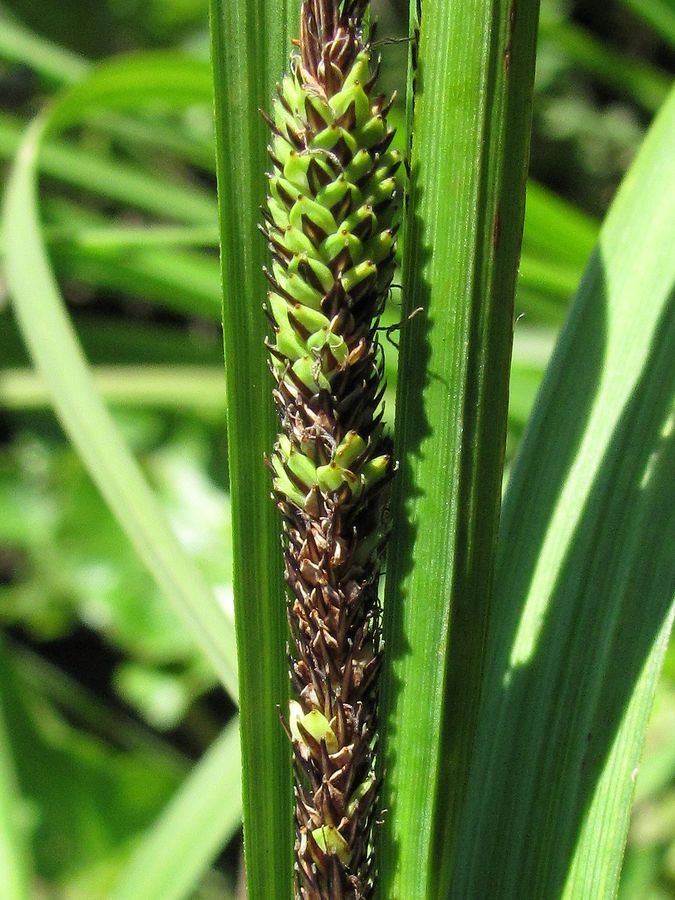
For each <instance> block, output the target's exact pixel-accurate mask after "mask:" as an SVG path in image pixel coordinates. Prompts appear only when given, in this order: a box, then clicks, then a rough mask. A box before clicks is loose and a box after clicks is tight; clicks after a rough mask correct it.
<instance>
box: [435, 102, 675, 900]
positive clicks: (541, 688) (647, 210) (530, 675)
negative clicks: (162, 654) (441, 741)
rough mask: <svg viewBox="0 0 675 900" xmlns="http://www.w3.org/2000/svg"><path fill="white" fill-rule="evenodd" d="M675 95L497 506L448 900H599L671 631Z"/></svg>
mask: <svg viewBox="0 0 675 900" xmlns="http://www.w3.org/2000/svg"><path fill="white" fill-rule="evenodd" d="M674 140H675V94H672V95H671V97H670V99H669V101H668V102H667V104H666V105H665V107H664V109H663V110H662V112H661V113H660V115H659V118H658V119H657V121H656V123H655V124H654V126H653V127H652V130H651V132H650V134H649V136H648V138H647V140H646V142H645V144H644V146H643V148H642V149H641V151H640V154H639V156H638V159H637V160H636V162H635V164H634V166H633V168H632V169H631V171H630V172H629V174H628V176H627V177H626V180H625V182H624V184H623V186H622V188H621V190H620V192H619V194H618V196H617V198H616V200H615V202H614V204H613V207H612V210H611V212H610V214H609V217H608V219H607V221H606V223H605V225H604V226H603V229H602V232H601V235H600V240H599V244H598V247H597V249H596V252H595V254H594V255H593V258H592V260H591V262H590V264H589V267H588V269H587V272H586V275H585V277H584V280H583V282H582V284H581V287H580V289H579V293H578V295H577V298H576V301H575V305H574V308H573V310H572V313H571V315H570V318H569V321H568V323H567V326H566V328H565V331H564V334H563V336H562V338H561V340H560V343H559V346H558V348H557V350H556V353H555V356H554V359H553V362H552V364H551V367H550V370H549V372H548V375H547V377H546V380H545V383H544V385H543V387H542V390H541V393H540V395H539V398H538V400H537V403H536V407H535V411H534V415H533V417H532V420H531V423H530V425H529V427H528V431H527V434H526V437H525V439H524V442H523V446H522V449H521V452H520V455H519V459H518V463H517V466H516V470H515V472H514V475H513V479H512V481H511V484H510V486H509V490H508V493H507V498H506V502H505V506H504V516H503V523H502V528H501V533H500V549H499V555H498V564H497V575H496V592H495V609H494V615H493V619H492V623H491V629H490V634H489V640H488V660H489V668H488V671H487V675H486V679H485V688H484V695H483V706H482V712H481V726H480V730H479V735H478V739H477V744H476V749H475V753H474V761H473V768H472V772H471V781H470V786H469V793H468V800H467V805H466V808H465V811H464V814H463V830H462V833H461V838H460V844H459V850H458V857H457V868H456V873H455V878H454V881H453V889H452V894H451V896H453V897H457V898H459V897H467V896H495V895H498V896H499V897H503V898H514V900H515V898H518V900H523V898H548V897H552V896H565V897H568V898H570V900H572V898H577V897H598V898H609V897H613V896H614V895H615V892H616V887H617V882H618V876H619V871H620V866H621V860H622V855H623V847H624V843H625V839H626V832H627V827H628V817H629V812H630V804H631V799H632V794H633V788H634V780H635V776H636V774H637V771H638V768H637V767H638V764H639V757H640V752H641V748H642V742H643V738H644V729H645V726H646V720H647V716H648V714H649V710H650V707H651V701H652V697H653V692H654V687H655V681H656V677H657V674H658V671H659V665H660V661H661V659H662V654H663V651H664V646H665V641H666V637H667V634H668V630H669V626H670V620H671V617H672V596H673V571H672V546H673V540H674V535H673V517H672V471H673V462H674V461H675V453H674V450H675V448H674V446H673V443H674V434H675V432H674V429H673V408H672V402H673V391H674V389H675V356H674V355H673V346H674V344H673V340H674V338H675V334H674V330H675V316H674V315H673V297H674V286H675V257H673V253H672V247H673V241H674V240H675V212H674V209H673V205H672V202H671V200H670V197H669V195H668V190H667V189H666V186H667V185H672V184H673V183H675V158H674V157H673V154H672V146H673V141H674Z"/></svg>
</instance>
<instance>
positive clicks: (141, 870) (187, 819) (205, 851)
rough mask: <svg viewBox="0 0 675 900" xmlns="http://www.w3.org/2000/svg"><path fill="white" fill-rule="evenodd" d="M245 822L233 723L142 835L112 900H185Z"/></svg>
mask: <svg viewBox="0 0 675 900" xmlns="http://www.w3.org/2000/svg"><path fill="white" fill-rule="evenodd" d="M240 821H241V761H240V753H239V727H238V720H237V719H235V720H233V722H232V723H231V724H230V725H228V726H227V728H226V729H225V730H224V731H223V733H222V734H221V735H220V737H219V738H218V739H217V740H216V741H214V743H213V745H212V746H211V747H210V748H209V749H208V750H207V751H206V753H205V754H204V756H203V757H202V759H201V760H200V761H199V762H198V763H197V764H196V765H195V767H194V769H193V771H192V772H191V773H190V774H189V775H188V776H187V778H186V779H185V781H184V782H183V784H182V785H181V786H180V788H179V790H178V792H177V793H176V795H175V797H174V798H173V799H172V800H171V802H170V803H169V805H168V806H167V807H166V809H165V810H164V811H163V813H162V814H161V815H160V817H159V818H158V819H157V821H156V822H155V823H154V824H153V825H152V827H151V828H150V829H149V830H148V832H147V834H146V835H144V837H143V839H142V841H141V843H140V844H139V846H138V847H137V849H136V850H135V852H134V854H133V856H132V858H131V860H130V861H129V863H128V864H127V866H126V868H125V870H124V872H123V873H122V875H121V876H120V877H119V880H118V883H117V884H116V886H115V887H114V888H113V890H112V891H111V892H110V894H109V895H108V897H109V900H183V898H187V897H190V896H192V891H193V890H194V888H195V887H196V885H197V883H198V881H199V878H200V877H201V876H202V875H203V874H204V872H205V871H206V869H207V868H208V866H209V865H210V864H211V863H212V862H213V860H214V859H215V857H216V856H217V855H218V853H219V852H220V850H221V848H222V847H223V846H224V845H225V844H226V843H227V841H228V840H229V839H230V838H231V837H232V835H233V834H234V832H235V831H236V829H237V828H238V826H239V823H240Z"/></svg>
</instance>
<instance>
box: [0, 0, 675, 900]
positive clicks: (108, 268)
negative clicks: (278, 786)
mask: <svg viewBox="0 0 675 900" xmlns="http://www.w3.org/2000/svg"><path fill="white" fill-rule="evenodd" d="M376 9H377V13H378V18H379V22H380V26H379V36H378V37H379V39H380V40H381V41H382V44H381V47H380V52H381V54H382V60H383V81H384V83H385V85H386V87H387V88H388V89H391V90H393V89H396V88H398V89H399V90H400V89H401V87H402V85H403V83H404V75H405V61H406V56H407V46H406V44H405V43H403V42H398V43H397V42H393V41H392V42H389V41H387V39H388V38H396V37H401V36H402V35H403V34H404V33H405V28H406V25H405V18H406V15H407V13H406V11H405V4H404V3H403V2H402V0H389V2H384V0H381V2H380V3H378V4H376ZM157 49H171V50H176V51H180V52H183V53H185V54H188V55H190V56H192V57H194V58H196V59H197V60H201V61H203V64H204V66H206V65H207V64H208V27H207V12H206V7H205V4H204V3H203V2H199V0H145V2H143V3H141V2H139V0H106V2H96V3H95V2H93V0H60V2H59V3H55V2H54V0H30V2H29V0H13V2H11V3H1V4H0V103H1V106H0V160H1V162H0V165H1V166H2V171H3V175H4V174H6V172H7V170H8V167H9V165H10V162H11V159H12V156H13V154H14V153H15V151H16V149H17V146H18V143H19V140H20V137H21V134H22V132H23V130H24V129H25V127H26V125H27V124H28V123H29V122H30V120H31V119H32V117H33V116H34V115H35V114H36V113H37V112H38V111H39V110H40V109H41V108H42V107H43V106H44V104H46V103H48V102H49V100H50V98H51V97H53V96H56V95H58V93H59V92H61V91H63V90H64V89H65V88H67V86H68V85H70V84H73V83H75V82H77V81H78V80H80V79H82V78H84V77H85V76H86V74H87V72H88V70H89V67H90V66H91V64H93V63H95V62H97V61H101V60H105V59H107V58H108V57H111V56H113V55H115V54H118V53H127V52H130V51H134V52H141V53H144V52H147V51H151V50H157ZM674 64H675V5H674V4H673V2H672V0H622V2H620V0H607V2H599V0H585V2H576V3H574V2H564V0H545V2H544V3H543V6H542V17H541V28H540V47H539V55H538V65H537V75H536V85H535V91H536V95H535V105H534V130H533V137H532V165H531V183H530V185H529V189H528V207H527V215H526V228H525V237H524V243H523V259H522V265H521V273H520V279H519V286H518V296H517V301H516V308H517V315H518V319H517V324H516V343H515V350H514V364H513V372H512V399H511V409H510V415H509V440H508V458H509V459H512V457H513V453H514V452H515V450H516V448H517V444H518V440H519V438H520V435H521V434H522V430H523V427H524V425H525V423H526V420H527V416H528V414H529V410H530V407H531V404H532V402H533V399H534V395H535V393H536V389H537V386H538V383H539V381H540V379H541V376H542V373H543V369H544V367H545V365H546V362H547V359H548V356H549V354H550V352H551V349H552V347H553V344H554V342H555V337H556V333H557V330H558V329H559V327H560V325H561V323H562V321H563V320H564V316H565V312H566V309H567V306H568V303H569V300H570V297H571V295H572V293H573V291H574V288H575V285H576V284H577V282H578V280H579V277H580V275H581V273H582V271H583V268H584V264H585V262H586V259H587V258H588V255H589V253H590V250H591V248H592V246H593V243H594V239H595V235H596V232H597V228H598V223H599V221H600V219H601V218H602V216H603V214H604V212H605V210H606V209H607V206H608V204H609V201H610V200H611V198H612V196H613V193H614V191H615V190H616V187H617V185H618V183H619V181H620V180H621V178H622V176H623V174H624V172H625V171H626V169H627V167H628V165H629V163H630V161H631V159H632V157H633V155H634V154H635V152H636V149H637V147H638V146H639V144H640V141H641V140H642V137H643V135H644V133H645V130H646V128H647V127H648V125H649V123H650V121H651V119H652V117H653V114H654V112H655V111H656V110H657V109H658V107H659V105H660V103H661V102H662V100H663V99H664V97H665V94H666V92H667V90H668V87H669V84H670V82H671V80H672V70H673V66H674ZM448 102H452V98H449V100H448ZM398 115H399V117H400V116H401V112H400V110H399V112H398ZM399 140H400V141H401V145H403V144H404V139H403V137H402V136H401V137H400V138H399ZM42 172H43V178H42V180H41V196H42V214H43V221H44V231H45V236H46V238H47V240H48V242H49V247H50V252H51V254H52V260H53V263H54V265H55V268H56V271H57V273H58V275H59V283H60V286H61V288H62V290H63V292H64V296H65V297H66V298H67V300H68V303H69V309H70V312H71V315H72V319H73V322H74V324H75V327H76V330H77V333H78V335H79V337H80V339H81V341H82V343H83V345H84V347H85V350H86V352H87V355H88V358H89V360H90V362H91V364H92V366H93V369H94V372H95V375H96V379H97V383H98V385H99V387H100V390H101V392H102V394H103V396H104V397H105V398H106V400H107V401H108V402H109V403H110V405H111V408H112V409H113V411H114V415H115V419H116V421H117V423H118V425H119V427H120V428H121V430H122V432H123V434H124V436H125V438H126V440H127V442H128V443H129V445H130V447H131V448H132V449H133V451H134V453H135V454H136V456H137V458H138V459H139V461H140V462H141V464H142V467H143V469H144V471H145V473H146V474H147V476H148V478H149V480H150V482H151V483H152V485H153V487H154V488H155V489H156V492H157V494H158V496H159V497H160V498H161V502H162V504H163V506H164V508H165V509H166V511H167V513H168V515H169V518H170V521H171V523H172V525H173V527H174V529H175V531H176V534H177V535H178V537H179V539H180V541H181V543H182V544H183V545H184V546H185V547H186V549H187V550H188V552H189V554H190V555H191V557H193V558H194V560H195V561H196V562H197V563H198V565H199V567H200V568H201V570H202V571H203V572H204V574H205V575H206V577H207V579H208V581H209V582H210V584H211V585H212V586H213V587H214V589H215V591H216V594H217V596H218V598H219V599H220V600H221V602H222V603H223V604H224V605H225V607H226V608H227V609H230V608H231V583H230V549H229V548H230V541H229V506H228V504H229V500H228V486H227V446H226V434H225V419H224V411H225V385H224V377H223V374H222V350H221V338H220V326H219V317H220V286H219V272H218V257H217V227H216V213H215V177H214V167H213V147H212V125H211V109H210V107H209V106H208V105H207V104H204V105H202V106H190V107H187V108H185V109H184V110H183V111H181V112H180V113H176V112H175V111H172V112H169V111H166V110H163V109H161V108H159V107H158V108H153V109H147V110H146V109H144V110H142V111H139V112H138V113H137V114H134V115H129V114H126V113H125V114H124V115H121V114H119V113H117V112H115V111H114V110H109V111H104V112H101V111H98V112H97V113H96V114H92V115H91V116H90V117H89V118H88V119H87V121H86V124H85V125H83V126H82V127H79V128H78V129H77V130H72V131H70V132H68V133H67V135H66V136H65V137H59V138H58V139H53V140H51V141H50V142H49V144H48V146H47V148H46V150H45V153H44V154H43V157H42ZM261 184H262V173H261ZM2 253H3V251H2V238H1V236H0V407H1V412H0V627H1V635H0V679H1V681H0V698H1V706H0V709H1V710H2V712H3V713H4V720H5V727H6V730H7V734H8V740H9V747H10V751H11V757H12V758H13V760H14V766H15V767H16V770H17V777H18V782H19V787H20V792H21V795H22V796H23V798H24V800H25V802H24V804H23V807H22V815H23V816H24V817H25V826H26V828H28V829H29V831H30V833H31V835H32V846H33V855H34V862H35V867H36V871H37V873H38V876H39V882H40V887H39V894H38V896H40V897H46V898H68V900H70V898H73V900H75V898H93V900H96V898H105V897H107V896H109V890H110V885H112V884H113V883H114V881H115V879H116V877H117V875H118V873H119V872H120V871H121V870H122V867H123V866H124V865H125V862H126V861H127V860H128V859H129V857H130V854H131V853H132V851H133V850H134V848H135V846H136V845H137V844H138V842H139V839H140V838H141V836H142V834H143V832H144V829H146V828H147V827H148V826H149V825H150V824H151V823H152V822H153V821H154V820H155V819H156V817H157V816H158V814H159V813H160V812H161V810H162V809H163V807H164V806H165V804H166V803H167V802H168V800H169V799H170V798H171V796H172V795H173V794H174V791H175V790H176V788H177V787H178V785H179V784H180V783H181V781H182V780H183V778H184V777H185V775H186V773H187V772H188V771H189V770H190V767H191V766H192V765H193V763H194V762H195V761H196V760H197V759H199V758H200V757H201V756H202V754H203V753H204V751H205V750H206V749H207V748H208V747H209V746H210V745H211V743H212V741H213V740H214V739H215V738H216V736H217V735H218V734H219V733H220V732H221V730H222V727H223V726H224V725H225V724H226V723H227V722H228V721H229V720H230V719H231V717H232V716H233V714H234V707H233V705H232V704H231V702H230V701H229V700H228V699H227V698H226V696H225V695H224V693H223V692H222V691H221V690H219V689H218V688H217V687H216V679H215V677H214V675H213V673H212V672H211V670H210V668H209V666H208V664H207V663H206V662H205V661H204V660H203V658H202V657H201V656H200V654H199V653H198V652H197V650H196V649H195V647H194V645H193V644H192V641H191V640H190V639H189V637H188V636H186V634H185V632H184V630H183V629H182V627H181V625H180V624H179V623H178V621H177V620H176V619H175V617H174V616H173V614H172V613H171V610H170V609H169V608H168V606H167V604H166V603H165V601H164V599H163V597H162V596H161V594H160V592H159V590H158V588H157V587H156V585H155V583H154V581H153V580H152V578H151V577H150V575H149V574H148V573H147V572H146V570H145V569H144V567H143V565H142V564H141V562H140V561H139V559H138V558H137V556H136V554H135V552H134V550H133V549H132V547H131V546H130V544H129V542H128V540H127V538H126V537H125V536H124V534H123V533H122V531H121V529H120V527H119V526H118V524H117V523H116V521H115V519H114V517H113V516H112V514H111V513H110V512H109V511H108V509H107V507H106V506H105V504H104V502H103V501H102V499H101V497H100V495H99V493H98V491H97V489H96V488H95V487H94V485H93V484H92V482H91V480H90V479H89V476H88V475H87V474H86V472H85V470H84V468H83V466H82V464H81V463H80V462H79V460H78V457H77V454H76V453H75V451H74V450H73V449H72V447H71V446H70V445H69V443H68V441H67V440H66V439H65V438H64V436H63V434H62V432H61V430H60V428H59V425H58V423H57V421H56V418H55V416H54V414H53V413H52V412H51V410H50V399H49V394H48V392H47V390H46V388H45V386H44V385H43V383H42V382H41V380H40V378H39V377H38V376H37V375H36V374H35V373H34V372H33V370H32V368H31V364H30V360H29V358H28V356H27V353H26V351H25V350H24V347H23V343H22V340H21V336H20V334H19V331H18V328H17V326H16V324H15V323H14V321H13V318H12V312H11V298H10V297H8V296H7V291H6V289H5V288H4V286H3V280H2V269H1V267H2ZM260 299H261V300H262V298H260ZM241 302H258V301H257V300H255V298H246V297H242V298H241ZM399 302H400V301H399V297H398V292H397V291H396V290H394V291H393V292H392V298H391V304H390V310H389V311H388V321H389V322H396V320H397V318H398V312H397V310H398V307H399ZM388 349H389V351H390V352H389V354H388V371H389V381H390V387H391V386H393V383H394V382H395V377H396V373H395V360H394V358H393V357H394V356H395V354H394V352H393V348H391V347H388ZM390 393H391V391H390ZM261 477H265V476H264V474H263V472H262V471H261ZM239 850H240V848H239V838H238V837H235V838H233V839H232V840H231V842H230V844H229V846H228V847H226V848H224V849H223V852H222V853H221V854H220V855H219V856H218V857H217V858H216V859H215V860H214V861H213V864H212V865H211V866H210V868H208V871H206V873H205V874H204V875H203V877H202V879H201V883H200V885H199V887H196V888H195V889H194V890H193V891H192V893H191V894H190V895H189V896H194V897H198V898H204V900H206V898H210V897H223V896H228V895H229V893H230V892H231V891H233V890H234V889H235V885H236V880H237V876H238V867H239ZM0 896H1V890H0ZM621 897H622V900H642V898H644V900H647V898H648V900H660V898H670V897H675V652H673V651H672V648H671V652H670V653H669V655H668V657H667V662H666V667H665V670H664V674H663V678H662V681H661V685H660V689H659V692H658V695H657V701H656V705H655V709H654V713H653V718H652V723H651V726H650V730H649V733H648V739H647V748H646V752H645V758H644V761H643V767H642V770H641V774H640V778H639V780H638V787H637V802H636V807H635V812H634V817H633V824H632V828H631V835H630V844H629V849H628V852H627V855H626V865H625V872H624V880H623V886H622V893H621ZM580 900H581V898H580ZM583 900H585V898H583Z"/></svg>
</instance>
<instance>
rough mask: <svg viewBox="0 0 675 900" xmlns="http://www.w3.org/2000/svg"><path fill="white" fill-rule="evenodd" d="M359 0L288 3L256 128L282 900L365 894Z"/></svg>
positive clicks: (374, 432) (368, 532) (370, 808)
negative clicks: (284, 784) (283, 644)
mask: <svg viewBox="0 0 675 900" xmlns="http://www.w3.org/2000/svg"><path fill="white" fill-rule="evenodd" d="M366 5H367V0H304V3H303V7H302V20H301V23H302V24H301V36H300V41H299V43H298V46H299V52H298V53H295V54H294V55H293V56H292V57H291V61H290V72H289V74H288V75H287V76H286V77H285V78H284V79H283V81H282V83H281V85H280V86H279V89H278V95H277V97H276V98H275V100H274V102H273V115H272V117H271V118H269V123H270V126H271V128H272V132H273V136H272V142H271V145H270V148H269V149H270V157H271V160H272V164H273V171H272V173H271V174H270V176H269V197H268V199H267V206H266V208H265V209H264V218H265V226H264V232H265V235H266V237H267V239H268V241H269V244H270V249H271V251H272V267H271V271H270V272H268V273H267V274H268V277H269V280H270V282H271V290H270V292H269V295H268V300H267V304H266V311H267V314H268V317H269V319H270V321H271V323H272V330H273V336H272V339H271V340H270V341H269V343H268V347H269V352H270V359H271V368H272V372H273V375H274V378H275V381H276V388H275V391H274V396H275V401H276V405H277V409H278V412H279V418H280V421H281V434H280V435H279V438H278V441H277V443H276V445H275V448H274V453H273V455H272V457H271V460H270V465H271V468H272V471H273V486H274V497H275V499H276V501H277V503H278V506H279V509H280V510H281V513H282V515H283V524H284V549H285V569H286V580H287V583H288V585H289V587H290V589H291V592H292V596H291V600H290V603H289V608H288V618H289V623H290V630H291V636H292V646H291V673H290V675H291V682H292V688H293V693H294V699H293V700H292V701H291V704H290V711H289V715H288V718H287V720H286V721H285V726H286V729H287V731H288V734H289V737H290V739H291V741H292V744H293V751H294V761H295V795H296V804H295V815H296V866H295V891H296V896H297V897H301V898H331V900H334V898H339V897H348V898H362V897H368V896H370V895H371V894H372V890H373V882H374V870H373V846H372V841H373V836H372V828H373V819H374V810H375V803H376V799H377V791H378V783H377V777H376V775H375V754H376V741H377V738H376V717H377V675H378V670H379V668H380V660H381V655H382V649H383V648H382V639H381V629H380V606H379V600H378V581H379V575H380V566H381V558H382V552H383V546H384V541H385V538H386V534H387V530H388V526H387V495H388V491H387V486H388V482H389V481H390V478H391V476H392V473H393V471H394V465H393V461H392V457H391V449H390V442H389V440H388V438H387V437H386V436H385V435H384V433H383V427H382V423H381V419H382V410H381V398H382V394H383V391H384V382H383V372H382V349H381V346H380V344H379V341H378V337H377V328H378V324H379V317H380V315H381V313H382V310H383V307H384V303H385V299H386V296H387V293H388V290H389V286H390V284H391V279H392V275H393V269H394V254H395V239H396V228H395V227H392V224H391V217H392V213H393V210H394V206H395V203H394V199H395V195H396V188H397V185H396V181H395V177H394V176H395V172H396V170H397V168H398V167H399V164H400V161H401V160H400V154H399V153H398V151H396V150H392V149H390V144H391V140H392V137H393V130H392V129H391V128H389V127H388V126H387V123H386V118H385V116H386V112H387V110H388V108H389V105H390V104H389V103H387V102H386V100H385V97H383V96H381V95H378V94H376V93H375V90H374V84H375V78H376V72H375V71H374V68H373V66H372V59H371V51H370V48H369V46H368V43H367V37H366V35H365V33H364V30H363V15H364V11H365V7H366Z"/></svg>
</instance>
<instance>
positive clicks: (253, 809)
mask: <svg viewBox="0 0 675 900" xmlns="http://www.w3.org/2000/svg"><path fill="white" fill-rule="evenodd" d="M210 12H211V38H212V62H213V72H214V79H215V92H214V96H215V116H216V148H217V173H218V194H219V206H220V227H221V262H222V271H223V287H224V307H223V330H224V336H225V363H226V371H227V383H228V392H229V402H228V437H229V458H230V475H231V484H232V516H233V552H234V595H235V620H236V625H237V649H238V653H239V678H240V687H241V694H240V711H241V734H242V763H243V808H244V846H245V851H246V870H247V890H248V896H249V898H251V900H275V898H280V900H281V898H284V900H285V898H288V897H289V896H290V892H291V854H292V844H293V836H292V824H291V817H292V813H291V775H290V748H289V746H288V741H287V739H286V737H285V735H284V733H283V730H282V728H281V726H280V723H279V719H278V713H277V709H276V707H277V706H278V705H281V706H285V705H286V702H287V697H288V675H287V663H286V654H285V647H286V641H287V625H286V612H285V604H284V600H283V597H284V588H283V583H282V575H281V573H282V563H281V550H280V544H279V534H280V525H279V520H278V516H277V513H276V510H275V509H274V507H273V504H272V502H271V501H270V496H269V494H270V483H269V481H268V480H267V478H266V477H265V472H264V469H263V456H264V454H266V453H269V452H270V450H271V447H272V444H273V441H274V435H275V434H276V424H275V417H274V413H273V407H272V394H271V391H272V384H271V379H270V376H269V372H268V369H267V359H266V354H265V349H264V346H263V337H264V335H265V332H266V323H265V319H264V316H263V313H262V308H261V304H262V301H263V299H264V297H265V295H266V281H265V279H264V277H263V275H262V271H261V267H262V265H263V264H264V262H265V260H266V250H265V246H264V242H263V240H262V239H261V237H260V236H259V235H258V233H257V228H256V226H257V223H258V221H259V212H258V210H259V207H260V204H261V203H262V201H263V197H264V177H263V175H264V172H265V170H266V167H267V164H268V161H267V157H266V151H265V147H266V145H267V141H268V134H267V126H266V125H265V123H264V122H263V120H262V117H261V116H260V114H259V112H258V110H259V109H260V108H269V105H270V102H271V97H272V91H273V88H274V84H275V82H276V81H277V80H278V79H279V77H280V75H281V74H282V72H283V71H284V69H285V66H286V65H287V60H288V54H289V52H290V49H291V44H290V39H291V36H293V37H295V36H296V34H297V20H298V16H299V4H298V3H297V2H296V0H288V2H279V0H277V2H270V0H252V2H250V3H245V4H242V3H231V2H229V0H211V4H210Z"/></svg>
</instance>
